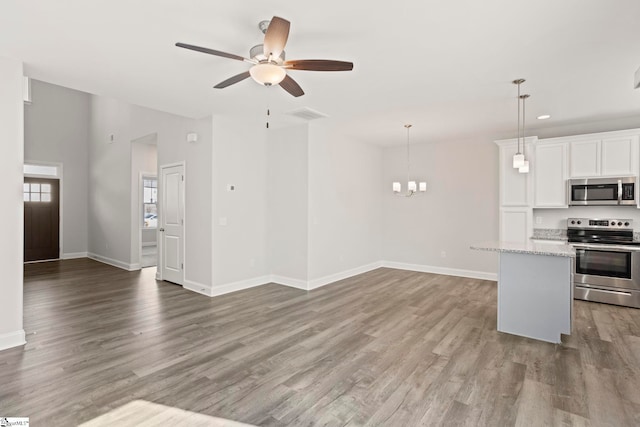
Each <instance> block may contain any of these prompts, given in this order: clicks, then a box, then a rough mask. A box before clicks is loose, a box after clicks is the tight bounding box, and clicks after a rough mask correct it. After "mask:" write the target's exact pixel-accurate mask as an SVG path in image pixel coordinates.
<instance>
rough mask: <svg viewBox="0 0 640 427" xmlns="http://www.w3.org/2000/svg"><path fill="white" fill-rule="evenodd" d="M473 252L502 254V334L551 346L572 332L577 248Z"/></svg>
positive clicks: (502, 246)
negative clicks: (574, 268) (574, 266)
mask: <svg viewBox="0 0 640 427" xmlns="http://www.w3.org/2000/svg"><path fill="white" fill-rule="evenodd" d="M471 249H475V250H485V251H495V252H498V253H499V255H500V266H499V271H498V331H500V332H506V333H509V334H514V335H520V336H523V337H527V338H533V339H537V340H541V341H547V342H551V343H560V342H562V341H561V334H566V335H569V334H571V319H572V307H573V278H572V272H573V269H572V266H573V264H572V263H573V258H574V257H575V251H574V250H573V247H571V246H570V245H567V244H561V243H559V244H550V243H542V244H536V243H511V242H491V243H485V244H481V245H475V246H471Z"/></svg>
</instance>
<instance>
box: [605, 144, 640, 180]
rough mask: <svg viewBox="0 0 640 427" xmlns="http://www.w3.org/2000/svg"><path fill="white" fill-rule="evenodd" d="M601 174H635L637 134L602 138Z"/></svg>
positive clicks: (636, 167)
mask: <svg viewBox="0 0 640 427" xmlns="http://www.w3.org/2000/svg"><path fill="white" fill-rule="evenodd" d="M600 172H601V175H602V176H621V175H637V173H638V136H628V137H624V138H622V137H621V138H605V139H603V140H602V169H601V170H600Z"/></svg>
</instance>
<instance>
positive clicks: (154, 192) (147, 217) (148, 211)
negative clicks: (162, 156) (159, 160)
mask: <svg viewBox="0 0 640 427" xmlns="http://www.w3.org/2000/svg"><path fill="white" fill-rule="evenodd" d="M141 194H142V229H141V245H142V247H141V249H140V266H141V267H142V268H146V267H155V266H157V265H158V241H157V237H156V236H157V230H158V177H157V176H155V175H154V176H151V175H143V176H142V191H141Z"/></svg>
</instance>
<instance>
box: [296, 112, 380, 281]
mask: <svg viewBox="0 0 640 427" xmlns="http://www.w3.org/2000/svg"><path fill="white" fill-rule="evenodd" d="M381 170H382V150H381V149H380V148H379V147H377V146H373V145H370V144H366V143H363V142H361V141H357V140H354V139H351V138H348V137H346V136H344V135H342V133H341V132H340V131H339V129H338V128H337V127H336V125H335V124H334V123H333V121H331V120H330V119H323V120H321V121H318V122H312V123H311V124H310V125H309V217H308V227H309V260H308V269H309V288H311V289H312V288H315V287H318V286H322V285H324V284H327V283H330V282H333V281H336V280H340V279H342V278H346V277H349V276H352V275H355V274H359V273H362V272H365V271H368V270H371V269H373V268H377V267H378V266H379V261H380V260H381V255H382V252H381V244H382V241H381V235H380V230H381V229H382V225H383V223H382V214H381V209H382V204H381V203H382V199H381V192H382V191H383V190H382V188H383V179H382V176H381Z"/></svg>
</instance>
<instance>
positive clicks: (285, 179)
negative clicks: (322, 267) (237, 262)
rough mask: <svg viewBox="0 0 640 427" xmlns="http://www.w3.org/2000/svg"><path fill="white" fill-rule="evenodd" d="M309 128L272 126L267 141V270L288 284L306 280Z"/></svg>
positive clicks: (301, 126)
mask: <svg viewBox="0 0 640 427" xmlns="http://www.w3.org/2000/svg"><path fill="white" fill-rule="evenodd" d="M308 130H309V128H308V126H307V125H306V124H304V125H299V126H294V127H289V128H286V129H272V130H270V131H269V134H268V140H267V144H268V153H267V164H268V179H267V184H268V202H267V224H268V227H267V230H268V231H267V241H268V255H269V265H270V272H271V274H273V275H275V276H277V277H278V278H279V280H280V281H282V280H286V281H287V282H289V283H291V282H292V280H293V282H294V283H295V281H302V282H306V281H307V279H308V271H307V268H308V266H307V264H308V243H309V240H308V221H307V220H308V195H309V185H308V182H309V178H308V175H309V138H308ZM303 286H306V285H303Z"/></svg>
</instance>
